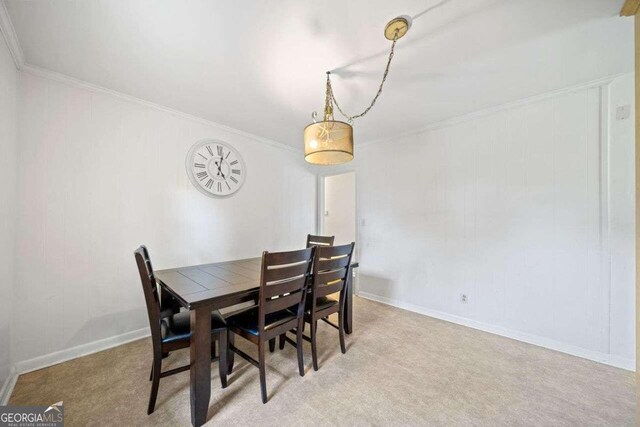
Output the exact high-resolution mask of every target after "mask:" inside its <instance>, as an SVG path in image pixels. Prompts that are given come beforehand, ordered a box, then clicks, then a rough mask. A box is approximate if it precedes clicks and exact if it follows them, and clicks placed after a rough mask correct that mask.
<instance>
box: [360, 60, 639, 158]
mask: <svg viewBox="0 0 640 427" xmlns="http://www.w3.org/2000/svg"><path fill="white" fill-rule="evenodd" d="M633 74H634V73H633V72H628V73H619V74H614V75H612V76H607V77H603V78H600V79H596V80H591V81H589V82H586V83H580V84H577V85H573V86H568V87H565V88H562V89H557V90H553V91H549V92H544V93H541V94H538V95H534V96H530V97H527V98H522V99H518V100H516V101H511V102H507V103H505V104H500V105H496V106H494V107H489V108H484V109H482V110H478V111H473V112H471V113H467V114H462V115H460V116H455V117H451V118H448V119H444V120H440V121H436V122H432V123H429V124H427V125H426V126H424V127H422V128H419V129H416V130H411V131H407V132H403V133H401V134H398V135H394V136H391V137H385V138H379V139H374V140H371V141H367V142H363V143H361V144H358V145H356V148H358V149H363V148H368V147H371V146H373V145H378V144H385V143H388V142H395V141H397V140H398V139H399V138H404V137H407V136H411V135H418V134H420V133H423V132H427V131H430V130H435V129H441V128H445V127H449V126H454V125H457V124H461V123H465V122H469V121H472V120H476V119H479V118H482V117H486V116H490V115H492V114H495V113H499V112H501V111H505V110H510V109H512V108H517V107H522V106H524V105H528V104H532V103H535V102H539V101H544V100H546V99H550V98H553V97H556V96H558V95H564V94H569V93H572V92H578V91H581V90H584V89H589V88H592V87H600V86H606V85H608V84H610V83H611V82H612V81H614V80H615V79H618V78H620V77H623V76H630V75H633Z"/></svg>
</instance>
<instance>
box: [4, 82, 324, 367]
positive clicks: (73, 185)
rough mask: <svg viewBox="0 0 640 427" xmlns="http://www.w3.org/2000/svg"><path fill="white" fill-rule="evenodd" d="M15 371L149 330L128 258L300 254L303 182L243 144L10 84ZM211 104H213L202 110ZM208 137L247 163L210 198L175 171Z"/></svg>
mask: <svg viewBox="0 0 640 427" xmlns="http://www.w3.org/2000/svg"><path fill="white" fill-rule="evenodd" d="M19 83H20V84H19V102H18V109H19V113H18V115H19V120H18V123H19V124H18V138H19V153H18V157H19V164H20V168H19V178H18V198H19V212H20V215H19V220H18V225H17V230H18V233H19V235H20V239H18V243H17V248H16V251H17V272H16V280H17V287H16V300H18V301H28V302H29V309H28V310H16V313H15V314H14V320H15V322H14V325H13V327H14V331H15V333H14V334H13V342H12V344H13V349H14V354H15V360H16V361H23V360H25V359H30V358H34V357H37V356H40V355H44V354H48V353H51V352H55V351H59V350H62V349H67V348H70V347H73V346H77V345H81V344H85V343H88V342H91V341H95V340H98V339H101V338H107V337H111V336H114V335H118V334H123V333H126V332H128V331H133V330H136V329H139V328H143V327H146V326H148V320H147V314H146V310H145V308H144V300H143V296H142V290H141V287H140V286H141V285H140V282H139V278H138V276H137V270H136V266H135V262H134V258H133V250H134V249H135V248H136V247H137V246H138V245H139V244H142V243H144V244H146V245H147V246H148V248H149V250H150V252H151V256H152V260H153V262H154V266H155V267H156V268H157V269H161V268H169V267H175V266H180V265H188V264H196V263H204V262H212V261H223V260H228V259H234V258H241V257H253V256H259V255H260V254H261V251H262V250H265V249H269V250H284V249H293V248H300V247H303V246H304V239H305V237H306V235H307V233H309V232H311V231H312V230H313V229H314V225H315V211H314V207H315V202H316V191H315V184H316V180H315V176H314V175H312V174H311V173H309V172H308V171H307V170H305V168H304V165H303V163H304V162H302V161H301V155H300V154H298V153H294V152H291V151H289V150H285V149H282V148H279V147H276V146H273V145H268V144H267V143H265V142H264V141H262V140H258V139H256V138H253V137H250V136H246V135H245V134H241V133H237V132H233V131H229V130H228V129H225V128H222V127H219V126H215V125H213V124H208V123H204V122H202V121H198V120H194V119H190V118H186V117H184V116H181V115H177V114H172V113H169V112H167V111H163V110H161V109H156V108H151V107H149V106H146V105H144V104H140V103H136V102H130V101H127V100H124V99H121V98H118V97H115V96H111V95H109V94H105V93H100V92H96V91H92V90H87V89H84V88H81V87H75V86H73V85H67V84H64V83H61V82H57V81H54V80H51V79H45V78H41V77H38V76H35V75H32V74H30V73H21V74H20V81H19ZM211 102H217V101H216V100H215V99H212V100H211ZM202 138H219V139H222V140H224V141H226V142H228V143H230V144H231V145H233V146H234V147H236V148H237V149H238V150H239V151H240V153H241V154H242V156H243V157H244V160H245V162H246V166H247V170H248V176H247V180H246V182H245V184H244V186H243V188H242V189H241V190H240V191H239V192H238V193H237V194H236V195H235V196H234V197H231V198H228V199H222V200H214V199H211V198H208V197H206V196H204V195H202V194H201V193H200V192H198V191H197V190H196V189H195V188H193V187H192V185H191V183H190V182H189V179H188V178H187V175H186V173H185V168H184V158H185V155H186V154H187V151H188V149H189V148H190V147H191V145H192V144H193V143H194V142H196V141H198V140H199V139H202Z"/></svg>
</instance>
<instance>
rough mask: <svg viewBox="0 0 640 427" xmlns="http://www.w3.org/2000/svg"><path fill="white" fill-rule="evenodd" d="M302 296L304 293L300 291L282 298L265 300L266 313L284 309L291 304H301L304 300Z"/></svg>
mask: <svg viewBox="0 0 640 427" xmlns="http://www.w3.org/2000/svg"><path fill="white" fill-rule="evenodd" d="M302 297H303V295H302V293H301V291H298V292H295V293H292V294H289V295H285V296H281V297H280V298H276V299H273V300H269V301H265V303H264V313H265V314H270V313H274V312H276V311H280V310H284V309H285V308H289V307H291V306H294V305H296V304H299V303H300V301H301V300H302Z"/></svg>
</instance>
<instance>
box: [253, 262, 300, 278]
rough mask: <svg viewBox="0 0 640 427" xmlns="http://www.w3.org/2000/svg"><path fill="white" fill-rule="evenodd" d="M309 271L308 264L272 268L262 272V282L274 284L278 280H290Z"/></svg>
mask: <svg viewBox="0 0 640 427" xmlns="http://www.w3.org/2000/svg"><path fill="white" fill-rule="evenodd" d="M308 270H309V263H308V262H301V263H299V264H294V265H289V266H286V267H279V268H272V269H269V270H266V271H265V272H264V281H265V282H267V283H269V282H275V281H278V280H285V279H290V278H292V277H297V276H301V275H303V274H305V273H306V272H307V271H308Z"/></svg>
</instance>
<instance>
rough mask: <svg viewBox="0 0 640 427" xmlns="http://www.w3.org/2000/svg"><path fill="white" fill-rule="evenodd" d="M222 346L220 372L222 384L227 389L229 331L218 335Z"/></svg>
mask: <svg viewBox="0 0 640 427" xmlns="http://www.w3.org/2000/svg"><path fill="white" fill-rule="evenodd" d="M218 341H219V346H220V359H219V360H218V371H219V372H220V383H221V384H222V388H226V387H227V330H226V329H225V330H224V331H222V332H220V333H219V334H218Z"/></svg>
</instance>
